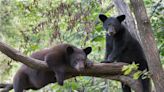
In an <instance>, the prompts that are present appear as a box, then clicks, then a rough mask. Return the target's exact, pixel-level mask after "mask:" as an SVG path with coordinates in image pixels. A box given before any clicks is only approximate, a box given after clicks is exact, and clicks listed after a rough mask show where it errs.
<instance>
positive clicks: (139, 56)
mask: <svg viewBox="0 0 164 92" xmlns="http://www.w3.org/2000/svg"><path fill="white" fill-rule="evenodd" d="M99 18H100V20H101V21H102V22H103V27H104V29H105V30H106V31H107V33H106V55H105V59H106V60H105V61H103V63H110V62H114V61H117V62H125V63H129V64H131V63H132V62H135V63H136V64H139V70H141V71H143V70H145V69H147V70H148V64H147V61H146V58H145V55H144V52H143V50H142V47H141V45H140V44H139V42H138V41H137V40H136V39H135V38H134V37H132V36H131V34H130V33H129V31H128V30H127V29H126V28H125V27H124V25H123V24H121V23H122V21H123V20H124V19H125V15H120V16H117V17H110V18H108V17H107V16H106V15H104V14H100V15H99ZM139 80H140V81H141V83H142V87H143V92H150V79H149V78H146V79H142V78H139ZM122 88H123V92H131V89H130V87H129V86H127V85H124V84H123V83H122Z"/></svg>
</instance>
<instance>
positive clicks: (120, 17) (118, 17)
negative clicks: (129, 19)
mask: <svg viewBox="0 0 164 92" xmlns="http://www.w3.org/2000/svg"><path fill="white" fill-rule="evenodd" d="M125 17H126V16H125V15H120V16H117V17H116V18H117V19H118V21H119V22H120V23H121V22H122V21H123V20H124V19H125Z"/></svg>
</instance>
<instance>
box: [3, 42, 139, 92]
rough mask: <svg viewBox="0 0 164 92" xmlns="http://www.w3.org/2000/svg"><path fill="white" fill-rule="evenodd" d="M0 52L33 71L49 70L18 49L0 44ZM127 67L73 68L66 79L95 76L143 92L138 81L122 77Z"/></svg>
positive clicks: (45, 65) (99, 65) (100, 64)
mask: <svg viewBox="0 0 164 92" xmlns="http://www.w3.org/2000/svg"><path fill="white" fill-rule="evenodd" d="M0 51H1V52H2V53H4V54H6V55H7V56H8V57H10V58H12V59H13V60H16V61H19V62H21V63H23V64H26V65H27V66H29V67H31V68H33V69H42V70H49V68H48V66H47V64H46V63H45V62H44V61H40V60H37V59H34V58H30V57H27V56H25V55H22V54H21V53H20V52H18V51H17V50H16V49H13V48H11V47H10V46H8V45H6V44H4V43H2V42H0ZM124 65H127V64H126V63H109V64H106V63H96V64H93V66H92V67H89V68H86V69H85V70H84V71H81V72H78V71H76V70H74V69H72V68H68V69H66V70H67V71H66V79H68V78H72V77H75V76H79V75H80V76H94V77H101V78H106V79H113V80H118V81H121V82H124V83H126V84H127V85H129V86H130V87H131V88H132V89H133V90H135V91H136V92H142V91H141V84H140V82H139V81H138V80H134V79H133V78H132V77H130V76H124V75H122V67H123V66H124Z"/></svg>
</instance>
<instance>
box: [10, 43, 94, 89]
mask: <svg viewBox="0 0 164 92" xmlns="http://www.w3.org/2000/svg"><path fill="white" fill-rule="evenodd" d="M91 51H92V48H91V47H87V48H85V49H80V48H77V47H75V46H73V45H70V44H60V45H57V46H54V47H51V48H48V49H43V50H40V51H37V52H35V53H33V54H32V55H31V57H32V58H35V59H39V60H42V61H45V62H47V64H48V67H49V68H50V69H49V70H45V71H44V70H37V69H32V68H30V67H28V66H26V65H22V66H21V68H20V69H19V70H18V71H17V73H16V75H15V76H14V80H13V88H14V91H15V92H23V90H28V89H34V90H36V89H40V88H42V87H44V86H46V85H47V84H49V83H54V82H56V81H57V82H58V84H59V85H63V81H64V78H65V69H66V68H74V69H75V70H77V71H82V70H84V68H85V67H86V65H87V64H89V65H91V64H92V63H91V61H89V60H88V59H87V55H88V54H89V53H91ZM88 67H89V66H88Z"/></svg>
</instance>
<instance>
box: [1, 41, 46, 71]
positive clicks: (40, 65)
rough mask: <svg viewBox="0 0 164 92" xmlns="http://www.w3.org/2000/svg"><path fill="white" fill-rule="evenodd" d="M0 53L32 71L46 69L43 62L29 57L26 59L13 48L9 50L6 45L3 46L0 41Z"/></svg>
mask: <svg viewBox="0 0 164 92" xmlns="http://www.w3.org/2000/svg"><path fill="white" fill-rule="evenodd" d="M0 51H1V52H2V53H4V54H5V55H7V56H8V57H10V58H12V59H13V60H15V61H19V62H21V63H23V64H25V65H27V66H29V67H31V68H34V69H36V68H37V69H47V68H48V67H47V64H46V63H44V62H43V61H40V60H37V59H33V58H30V57H26V56H25V55H23V54H21V53H20V52H19V51H17V50H16V49H14V48H11V47H10V46H8V45H7V44H4V43H3V42H1V41H0Z"/></svg>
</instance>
